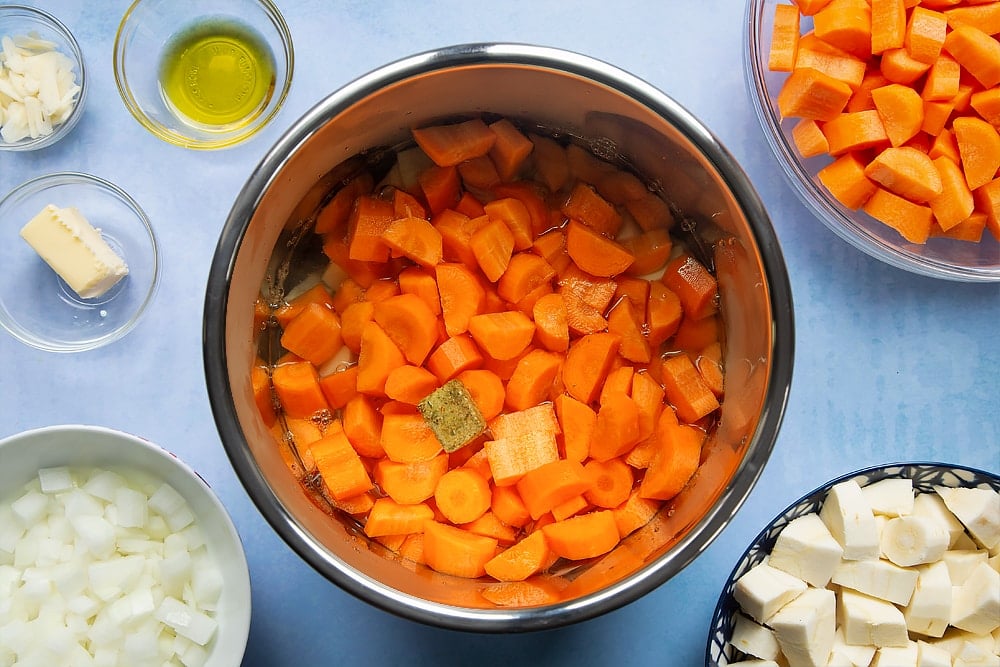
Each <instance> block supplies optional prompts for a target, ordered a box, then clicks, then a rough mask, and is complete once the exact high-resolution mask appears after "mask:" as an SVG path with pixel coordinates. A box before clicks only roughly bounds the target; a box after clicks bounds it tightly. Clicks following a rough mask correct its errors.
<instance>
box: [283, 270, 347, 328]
mask: <svg viewBox="0 0 1000 667" xmlns="http://www.w3.org/2000/svg"><path fill="white" fill-rule="evenodd" d="M352 282H353V281H352ZM348 289H350V286H348ZM338 293H339V290H338ZM312 303H316V304H319V305H322V306H326V307H327V308H333V309H334V310H335V311H337V312H341V311H340V310H339V309H337V308H336V307H335V303H336V302H335V300H334V297H333V296H331V294H330V291H329V290H328V289H327V287H326V285H324V284H323V283H316V284H315V285H313V286H312V287H310V288H309V289H307V290H306V291H305V292H303V293H302V294H299V295H298V296H296V297H295V298H293V299H292V300H291V301H289V302H288V303H286V304H283V305H281V306H279V307H278V308H277V309H275V311H274V318H275V319H276V320H278V324H280V325H281V326H282V327H286V326H288V323H289V322H291V321H292V320H293V319H294V318H295V316H296V315H298V314H299V313H301V312H302V311H303V310H304V309H305V308H306V306H308V305H309V304H312Z"/></svg>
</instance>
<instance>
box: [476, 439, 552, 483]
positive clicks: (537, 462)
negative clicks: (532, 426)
mask: <svg viewBox="0 0 1000 667" xmlns="http://www.w3.org/2000/svg"><path fill="white" fill-rule="evenodd" d="M494 438H495V439H494V440H488V441H487V442H486V444H485V445H484V447H485V448H486V455H487V456H488V457H489V460H490V470H491V471H492V472H493V481H494V482H495V483H496V484H497V485H498V486H505V485H510V484H514V483H516V482H517V480H519V479H521V477H523V476H524V475H525V473H527V472H529V471H531V470H534V469H535V468H538V467H540V466H542V465H545V464H546V463H550V462H552V461H555V460H557V459H558V458H559V450H558V447H557V445H556V438H555V434H554V433H552V432H550V431H528V432H522V433H518V434H511V435H510V436H506V437H503V436H501V437H497V436H496V435H495V434H494Z"/></svg>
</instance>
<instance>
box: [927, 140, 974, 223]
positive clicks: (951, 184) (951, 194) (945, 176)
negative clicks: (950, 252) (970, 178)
mask: <svg viewBox="0 0 1000 667" xmlns="http://www.w3.org/2000/svg"><path fill="white" fill-rule="evenodd" d="M933 164H934V168H935V169H937V172H938V175H939V177H940V179H941V193H940V194H938V195H936V196H935V197H932V198H931V199H930V201H928V204H929V205H930V207H931V211H932V212H933V213H934V219H935V220H936V221H937V223H938V225H939V226H940V228H941V230H942V231H948V230H949V229H951V228H952V227H954V226H955V225H957V224H959V223H960V222H962V221H964V220H966V219H967V218H968V217H969V216H970V215H972V212H973V211H974V210H975V208H976V202H975V200H974V198H973V196H972V191H971V190H970V189H969V186H968V184H967V183H966V182H965V175H964V174H963V173H962V169H961V167H959V166H958V164H957V163H955V162H954V161H953V160H951V159H950V158H948V157H946V156H941V157H938V158H935V159H934V161H933Z"/></svg>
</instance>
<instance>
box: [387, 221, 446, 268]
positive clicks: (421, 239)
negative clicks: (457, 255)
mask: <svg viewBox="0 0 1000 667" xmlns="http://www.w3.org/2000/svg"><path fill="white" fill-rule="evenodd" d="M382 242H383V243H385V244H386V245H387V246H389V248H390V250H391V251H392V252H393V253H394V254H396V255H398V256H401V257H406V258H407V259H411V260H413V261H414V262H416V263H417V264H419V265H420V266H423V267H426V268H432V267H434V266H436V265H437V264H438V263H439V262H440V261H441V254H442V252H443V251H442V247H443V245H442V240H441V233H440V232H439V231H438V230H437V229H435V228H434V227H433V226H432V225H431V223H429V222H427V221H426V220H424V219H423V218H416V217H408V218H399V219H397V220H394V221H392V223H390V224H389V226H388V227H387V228H386V229H385V231H383V232H382Z"/></svg>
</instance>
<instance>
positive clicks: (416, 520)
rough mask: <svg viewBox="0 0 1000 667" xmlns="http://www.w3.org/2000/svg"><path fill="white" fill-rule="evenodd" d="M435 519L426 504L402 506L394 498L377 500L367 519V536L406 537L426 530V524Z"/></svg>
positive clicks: (432, 511)
mask: <svg viewBox="0 0 1000 667" xmlns="http://www.w3.org/2000/svg"><path fill="white" fill-rule="evenodd" d="M433 518H434V510H432V509H431V507H430V505H428V504H426V503H417V504H415V505H400V504H399V503H397V502H396V501H395V500H393V499H392V498H377V499H376V500H375V502H374V504H373V505H372V507H371V509H370V510H368V515H367V517H366V518H365V535H367V536H368V537H384V536H386V535H406V534H408V533H419V532H423V530H424V523H425V522H426V521H428V520H429V519H433Z"/></svg>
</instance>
